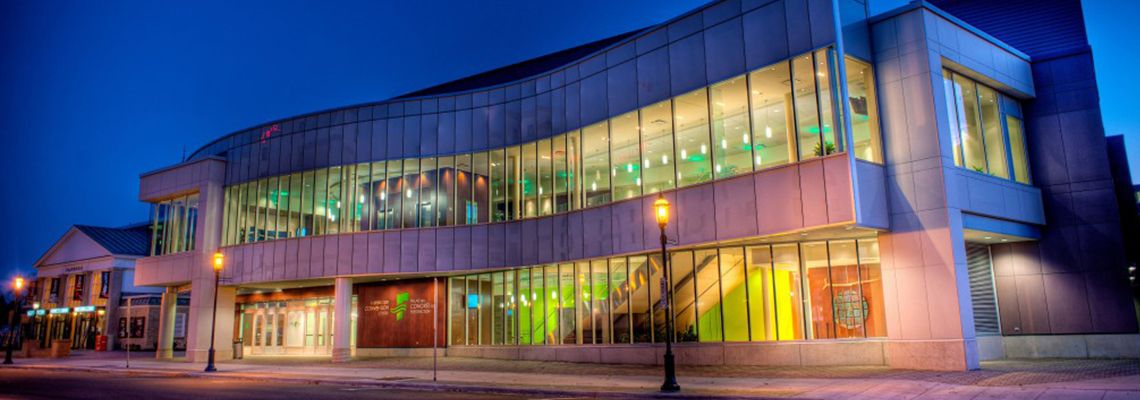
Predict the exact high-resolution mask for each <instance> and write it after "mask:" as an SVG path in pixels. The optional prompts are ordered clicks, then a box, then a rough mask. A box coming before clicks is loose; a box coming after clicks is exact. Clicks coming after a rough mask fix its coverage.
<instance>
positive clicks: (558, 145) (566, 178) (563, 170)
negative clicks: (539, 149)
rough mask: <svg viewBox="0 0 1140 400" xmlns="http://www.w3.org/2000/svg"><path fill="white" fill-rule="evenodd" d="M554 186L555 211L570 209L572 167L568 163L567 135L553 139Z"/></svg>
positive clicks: (560, 211)
mask: <svg viewBox="0 0 1140 400" xmlns="http://www.w3.org/2000/svg"><path fill="white" fill-rule="evenodd" d="M551 158H553V160H552V162H551V165H552V167H551V168H552V170H553V171H552V177H553V182H552V187H553V188H554V203H553V207H554V209H553V210H552V211H553V212H555V213H562V212H567V211H570V169H569V166H568V165H567V163H566V161H567V152H566V135H560V136H555V137H554V139H552V140H551Z"/></svg>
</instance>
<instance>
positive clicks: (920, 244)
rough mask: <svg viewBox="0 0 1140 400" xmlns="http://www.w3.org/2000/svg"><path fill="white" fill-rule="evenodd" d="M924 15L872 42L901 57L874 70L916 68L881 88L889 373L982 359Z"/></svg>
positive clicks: (909, 16)
mask: <svg viewBox="0 0 1140 400" xmlns="http://www.w3.org/2000/svg"><path fill="white" fill-rule="evenodd" d="M925 12H927V11H916V12H911V13H906V14H903V15H900V16H898V17H896V18H895V19H894V21H890V22H887V23H890V24H897V26H904V25H905V26H908V27H913V28H914V30H912V31H907V32H905V33H897V34H896V33H895V31H894V30H892V31H891V32H885V31H876V33H875V35H876V38H875V40H876V43H880V42H882V43H885V44H886V46H885V48H882V49H877V50H878V51H885V50H887V49H892V48H897V49H899V50H898V51H896V52H893V53H891V54H892V55H891V56H890V57H883V58H881V59H879V60H876V67H877V68H878V69H879V70H880V71H884V70H890V68H891V67H890V66H891V65H900V63H901V65H911V66H913V68H908V69H907V71H904V72H902V73H899V74H884V75H881V76H882V78H881V79H880V80H879V82H878V88H879V93H880V104H881V105H882V107H880V111H881V114H882V117H883V118H882V119H883V130H882V135H883V141H884V143H883V146H884V149H885V150H886V174H887V176H886V181H887V192H888V197H889V201H888V205H889V210H890V231H889V232H884V233H881V234H880V235H879V247H880V253H881V257H882V268H883V278H882V279H883V294H884V298H885V303H886V304H885V307H884V308H885V309H886V314H887V316H886V320H887V339H888V340H887V354H888V355H889V356H888V364H889V365H890V366H891V367H892V368H905V369H924V370H944V371H963V370H972V369H978V368H979V362H980V358H979V353H978V343H977V337H976V333H975V331H974V313H973V308H972V306H971V302H970V285H969V283H970V282H969V276H968V274H967V268H966V246H965V238H964V237H963V228H962V204H961V199H964V198H966V197H967V196H966V195H965V194H964V193H962V192H961V190H962V188H964V185H961V184H960V183H959V182H958V178H957V172H956V171H958V170H959V168H958V167H955V166H954V155H953V154H954V153H953V144H952V143H953V142H952V139H951V132H950V128H949V127H950V122H949V117H948V116H949V115H950V114H949V111H948V109H947V102H946V93H945V89H944V87H943V85H942V81H941V79H942V77H941V71H942V65H941V58H940V57H939V55H938V54H937V53H934V52H928V51H927V49H928V48H935V46H936V45H934V44H930V43H926V42H925V41H926V40H927V38H928V37H930V35H923V29H926V31H925V32H931V29H933V27H932V26H925V25H924V24H925V22H924V21H933V19H932V18H926V19H925V20H924V18H923V13H925ZM928 46H929V47H928ZM892 63H893V64H892Z"/></svg>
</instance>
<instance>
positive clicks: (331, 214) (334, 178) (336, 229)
mask: <svg viewBox="0 0 1140 400" xmlns="http://www.w3.org/2000/svg"><path fill="white" fill-rule="evenodd" d="M341 178H342V176H341V167H331V168H329V195H328V196H329V197H328V203H327V204H326V205H325V207H327V208H328V220H327V221H325V222H326V223H327V225H326V227H325V233H328V234H334V233H340V224H341V219H342V218H343V217H344V215H343V214H342V213H341V193H342V189H343V186H344V185H341Z"/></svg>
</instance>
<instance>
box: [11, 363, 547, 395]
mask: <svg viewBox="0 0 1140 400" xmlns="http://www.w3.org/2000/svg"><path fill="white" fill-rule="evenodd" d="M289 398H291V399H408V400H412V399H488V400H490V399H496V400H497V399H523V398H525V397H517V396H503V395H492V394H476V393H458V392H430V391H416V390H400V389H387V388H373V387H352V386H332V385H304V384H287V383H279V382H258V381H239V380H227V379H202V378H181V377H160V376H145V375H124V374H101V373H92V372H62V371H36V370H20V369H5V370H3V371H0V399H5V400H7V399H12V400H24V399H85V400H99V399H114V400H125V399H155V400H160V399H195V400H204V399H235V400H236V399H289Z"/></svg>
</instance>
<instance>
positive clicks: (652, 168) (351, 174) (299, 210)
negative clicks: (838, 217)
mask: <svg viewBox="0 0 1140 400" xmlns="http://www.w3.org/2000/svg"><path fill="white" fill-rule="evenodd" d="M834 57H835V53H834V51H833V50H831V49H822V50H817V51H814V52H811V53H807V54H803V55H800V56H797V57H794V58H792V59H790V60H788V61H784V62H780V63H776V64H772V65H769V66H766V67H763V68H760V69H758V70H755V71H752V72H749V73H746V74H743V75H739V76H736V77H733V78H730V79H728V80H725V81H722V82H719V83H715V84H713V85H710V86H708V87H705V88H701V89H698V90H695V91H692V92H689V93H686V94H683V95H680V96H677V97H674V98H672V99H669V100H665V101H662V102H659V103H655V104H652V105H648V106H646V107H642V108H640V109H637V110H634V111H631V112H628V113H625V114H621V115H619V116H617V117H614V118H611V119H608V120H605V121H602V122H599V123H595V124H592V125H588V126H586V127H584V128H582V129H579V130H573V131H570V132H566V133H563V134H559V135H554V136H552V137H549V138H546V139H540V140H537V141H533V142H527V143H524V144H520V145H517V146H510V147H504V148H498V149H494V150H489V151H484V152H477V153H468V154H453V155H439V156H433V157H424V158H404V159H391V160H385V161H372V162H362V163H355V164H345V165H336V166H330V167H328V168H320V169H316V170H307V171H301V172H296V173H292V174H287V175H279V176H271V177H265V178H261V179H257V180H252V181H248V182H244V183H240V184H237V185H232V186H228V187H227V188H226V190H225V213H224V236H223V243H224V244H226V245H235V244H241V243H251V242H259V241H265V240H273V239H282V238H291V237H303V236H310V235H323V234H336V233H345V232H362V231H372V230H381V229H402V228H417V227H433V226H450V225H470V224H479V223H487V222H501V221H511V220H518V219H523V218H533V217H540V216H546V215H552V214H556V213H561V212H567V211H571V210H577V209H582V208H587V207H593V206H598V205H602V204H607V203H610V202H614V201H621V200H626V199H631V198H635V197H639V196H642V195H648V194H653V193H657V192H661V191H665V190H670V189H674V188H679V187H685V186H690V185H695V184H699V183H703V182H708V181H712V180H716V179H724V178H729V177H733V176H736V175H740V174H743V173H750V172H753V171H757V170H764V169H768V168H774V167H779V166H782V165H786V164H790V163H795V162H799V161H803V160H809V159H813V158H817V157H822V156H826V155H830V154H835V153H839V152H843V151H846V149H844V143H845V141H844V133H843V132H842V129H841V127H842V126H843V124H842V123H839V122H838V121H839V119H838V118H839V114H840V112H841V111H838V107H837V106H836V104H837V103H839V101H838V92H837V91H836V90H834V89H833V88H835V87H836V85H837V84H838V82H836V81H835V79H834V78H835V76H836V74H835V72H834V71H835V70H836V67H835V62H834ZM847 61H848V66H849V67H848V73H847V77H846V78H845V79H847V83H848V86H849V87H850V88H851V89H850V90H849V98H848V100H847V102H846V104H847V106H848V109H849V110H850V112H851V113H852V116H853V117H854V118H853V122H852V135H853V137H852V139H853V143H854V150H853V151H854V152H855V154H856V156H857V157H858V158H860V159H864V160H867V161H871V162H881V161H882V150H881V140H880V138H879V128H878V118H877V116H876V115H877V112H876V111H875V110H876V107H877V106H876V102H875V100H874V99H875V96H874V78H873V75H874V74H873V73H872V71H871V68H870V66H869V65H868V64H865V63H863V62H861V61H859V60H856V59H854V58H851V57H848V59H847ZM435 126H438V129H452V128H454V127H453V126H452V125H451V124H438V125H435ZM435 126H433V128H432V129H436V127H435ZM462 134H463V133H462V132H455V135H462ZM340 140H341V141H343V140H346V139H344V138H343V137H342V138H341V139H340ZM341 146H345V145H344V144H341ZM305 151H306V152H308V151H310V149H307V148H306V150H305ZM316 156H319V154H317V155H316Z"/></svg>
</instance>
